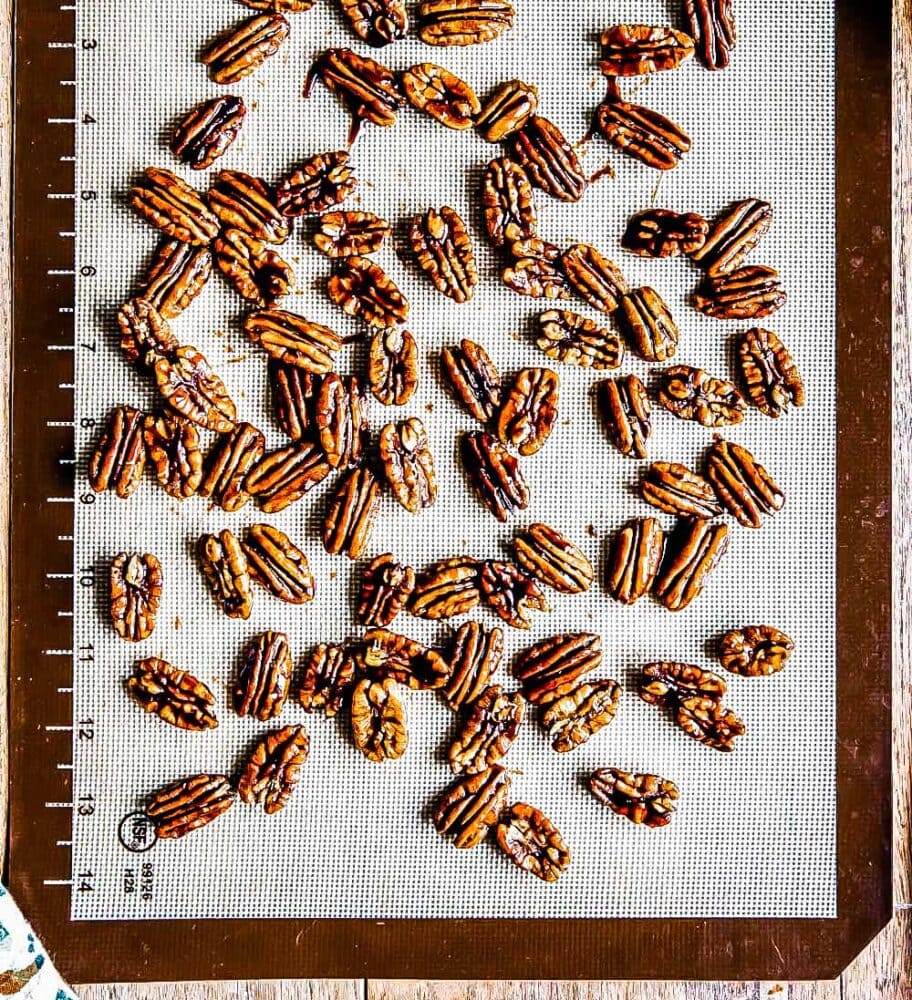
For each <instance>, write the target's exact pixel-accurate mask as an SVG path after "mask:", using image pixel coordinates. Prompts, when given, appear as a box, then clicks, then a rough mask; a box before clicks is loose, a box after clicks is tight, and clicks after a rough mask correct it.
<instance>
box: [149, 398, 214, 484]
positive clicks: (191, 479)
mask: <svg viewBox="0 0 912 1000" xmlns="http://www.w3.org/2000/svg"><path fill="white" fill-rule="evenodd" d="M143 438H144V439H145V442H146V453H147V455H148V457H149V461H150V462H151V463H152V465H153V467H154V469H155V477H156V479H158V482H159V485H160V486H162V487H163V488H164V490H165V492H166V493H167V494H168V495H169V496H172V497H174V498H175V500H184V499H185V498H186V497H192V496H193V494H194V493H196V491H197V489H198V487H199V485H200V482H201V481H202V478H203V453H202V452H201V451H200V442H199V432H198V431H197V429H196V427H195V425H194V424H192V423H191V422H190V421H189V420H186V419H185V418H184V417H178V416H173V415H171V414H167V413H166V414H164V415H163V416H160V417H155V416H152V415H151V414H149V415H148V416H147V417H146V419H145V422H144V424H143Z"/></svg>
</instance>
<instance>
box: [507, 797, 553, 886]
mask: <svg viewBox="0 0 912 1000" xmlns="http://www.w3.org/2000/svg"><path fill="white" fill-rule="evenodd" d="M496 834H497V843H498V846H499V847H500V849H501V850H502V851H503V852H504V854H506V855H507V857H508V858H509V859H510V860H511V861H512V862H513V864H514V865H516V867H517V868H520V869H522V871H524V872H530V873H531V874H532V875H534V876H535V877H536V878H539V879H541V880H542V881H543V882H556V881H557V880H558V879H559V878H560V877H561V875H562V874H563V873H564V872H565V871H566V870H567V869H568V868H569V867H570V849H569V848H568V847H567V845H566V844H565V843H564V841H563V838H562V837H561V833H560V830H558V828H557V827H556V826H555V825H554V824H553V823H552V822H551V820H550V819H548V817H547V816H546V815H545V814H544V813H543V812H542V811H541V810H540V809H534V808H533V807H532V806H530V805H526V803H525V802H514V803H513V805H511V806H510V807H509V808H508V809H507V810H506V812H504V813H503V814H502V815H501V817H500V820H499V821H498V823H497V830H496Z"/></svg>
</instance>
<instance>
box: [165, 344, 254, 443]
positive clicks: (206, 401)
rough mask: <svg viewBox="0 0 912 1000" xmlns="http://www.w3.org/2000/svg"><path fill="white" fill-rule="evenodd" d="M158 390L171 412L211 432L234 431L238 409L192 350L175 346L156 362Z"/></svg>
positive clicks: (205, 364)
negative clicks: (171, 352)
mask: <svg viewBox="0 0 912 1000" xmlns="http://www.w3.org/2000/svg"><path fill="white" fill-rule="evenodd" d="M154 371H155V381H156V383H157V385H158V391H159V392H160V393H161V394H162V396H163V397H164V399H165V402H166V403H167V404H168V406H170V407H171V409H172V410H174V411H176V412H177V413H179V414H180V415H181V416H182V417H186V418H187V419H188V420H192V421H193V423H195V424H199V425H200V427H205V428H206V429H207V430H210V431H217V432H218V433H219V434H227V433H228V432H229V431H231V430H233V429H234V422H235V418H236V417H237V410H236V409H235V406H234V403H233V402H232V400H231V397H230V396H229V395H228V390H227V389H226V388H225V383H224V382H223V381H222V380H221V379H220V378H219V377H218V375H216V374H215V372H214V371H213V370H212V369H211V368H210V367H209V362H208V361H207V360H206V359H205V358H204V357H203V356H202V354H200V352H199V351H198V350H197V349H196V348H195V347H178V348H177V350H176V351H175V352H174V354H172V355H168V356H167V357H160V358H158V360H157V361H156V362H155V367H154Z"/></svg>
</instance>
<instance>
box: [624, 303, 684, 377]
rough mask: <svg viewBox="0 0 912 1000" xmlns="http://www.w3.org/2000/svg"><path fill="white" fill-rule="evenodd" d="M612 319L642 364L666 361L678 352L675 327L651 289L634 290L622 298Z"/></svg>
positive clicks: (666, 308)
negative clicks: (641, 359) (644, 362)
mask: <svg viewBox="0 0 912 1000" xmlns="http://www.w3.org/2000/svg"><path fill="white" fill-rule="evenodd" d="M615 320H616V322H617V325H618V326H619V327H620V329H621V332H622V333H623V334H624V336H625V337H626V338H627V342H628V344H629V345H630V347H631V348H632V349H633V351H634V352H635V353H636V354H638V355H639V356H640V357H641V358H643V359H644V360H645V361H669V360H671V358H673V357H674V356H675V352H676V351H677V349H678V339H679V334H678V327H677V325H676V324H675V321H674V320H673V319H672V317H671V313H670V312H669V311H668V306H667V305H665V303H664V301H663V300H662V298H661V297H660V295H659V294H658V292H656V291H655V290H654V289H652V288H648V287H644V288H634V290H633V291H632V292H628V293H627V294H626V295H624V296H622V297H621V300H620V302H619V303H618V309H617V312H616V313H615Z"/></svg>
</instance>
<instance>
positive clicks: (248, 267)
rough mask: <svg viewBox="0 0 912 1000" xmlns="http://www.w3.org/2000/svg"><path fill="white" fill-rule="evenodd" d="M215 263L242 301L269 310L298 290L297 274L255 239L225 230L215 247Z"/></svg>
mask: <svg viewBox="0 0 912 1000" xmlns="http://www.w3.org/2000/svg"><path fill="white" fill-rule="evenodd" d="M212 249H213V250H214V251H215V263H216V264H217V265H218V268H219V270H220V271H221V272H222V274H224V275H225V277H226V278H227V279H228V281H229V282H230V283H231V284H232V285H233V286H234V289H235V291H236V292H237V293H238V295H240V296H241V298H243V299H246V300H247V301H248V302H252V303H253V304H254V305H255V306H258V307H259V308H261V309H268V308H270V307H272V306H274V305H275V304H276V301H277V300H278V299H280V298H282V296H283V295H287V294H288V293H289V292H290V291H291V289H292V288H294V286H295V275H294V271H293V270H292V269H291V268H290V267H289V266H288V264H286V263H285V261H284V260H282V258H281V257H280V256H279V255H278V254H277V253H276V252H275V250H270V249H269V247H268V246H267V245H266V244H265V243H264V242H263V241H262V240H259V239H257V238H256V237H255V236H249V235H248V234H247V233H245V232H243V230H240V229H223V230H222V232H221V234H220V235H219V238H218V239H217V240H216V241H215V243H213V244H212Z"/></svg>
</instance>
